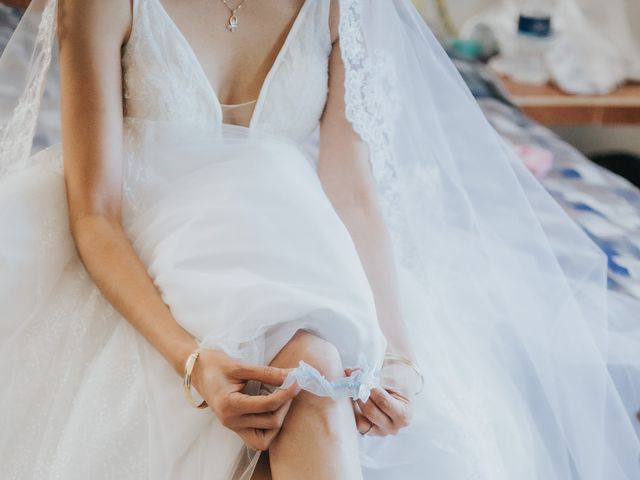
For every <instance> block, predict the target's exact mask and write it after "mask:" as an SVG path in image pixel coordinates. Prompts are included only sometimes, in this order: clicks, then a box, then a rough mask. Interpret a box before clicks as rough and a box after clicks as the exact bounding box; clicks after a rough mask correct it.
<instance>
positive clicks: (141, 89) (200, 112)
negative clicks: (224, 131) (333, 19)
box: [123, 0, 331, 142]
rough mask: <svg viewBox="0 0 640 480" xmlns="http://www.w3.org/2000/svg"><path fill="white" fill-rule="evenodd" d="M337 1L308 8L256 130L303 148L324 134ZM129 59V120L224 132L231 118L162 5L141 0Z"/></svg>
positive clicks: (266, 88)
mask: <svg viewBox="0 0 640 480" xmlns="http://www.w3.org/2000/svg"><path fill="white" fill-rule="evenodd" d="M329 9H330V5H329V0H306V2H305V4H304V5H303V7H302V9H301V10H300V13H299V14H298V17H297V19H296V20H295V22H294V24H293V27H292V29H291V31H290V33H289V34H288V37H287V39H286V41H285V43H284V45H283V47H282V49H281V51H280V53H279V54H278V56H277V58H276V61H275V63H274V65H273V67H272V69H271V70H270V72H269V73H268V75H267V77H266V79H265V82H264V85H263V86H262V90H261V91H260V95H259V97H258V99H257V103H256V106H255V110H254V113H253V117H252V120H251V123H250V128H252V129H258V130H261V131H265V132H268V133H273V134H277V135H280V136H285V137H288V138H289V139H291V140H294V141H295V142H303V141H304V140H305V139H306V138H308V137H309V136H310V135H311V134H312V133H313V132H314V131H315V130H316V127H317V126H318V123H319V120H320V117H321V115H322V111H323V109H324V105H325V103H326V99H327V91H328V61H329V60H328V59H329V54H330V51H331V34H330V29H329ZM133 18H134V20H133V27H132V31H131V36H130V39H129V42H128V43H127V45H126V46H125V48H124V51H123V70H124V98H125V112H126V116H127V118H129V119H141V120H157V121H172V122H173V121H188V122H196V123H199V124H203V125H207V126H208V125H211V126H214V127H215V126H218V125H221V124H222V123H223V111H222V106H221V104H220V101H219V99H218V98H217V97H216V94H215V92H214V90H213V89H212V87H211V84H210V83H209V81H208V79H207V77H206V75H205V73H204V71H203V69H202V67H201V65H200V63H199V61H198V59H197V57H196V55H195V53H194V52H193V50H192V49H191V46H190V45H189V43H188V42H187V40H186V39H185V37H184V36H183V35H182V33H181V32H180V30H179V29H178V27H177V26H176V24H175V23H174V22H173V20H172V19H171V17H170V16H169V14H168V13H167V12H166V10H165V9H164V7H163V6H162V4H161V3H160V0H134V17H133Z"/></svg>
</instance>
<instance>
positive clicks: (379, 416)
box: [357, 399, 393, 431]
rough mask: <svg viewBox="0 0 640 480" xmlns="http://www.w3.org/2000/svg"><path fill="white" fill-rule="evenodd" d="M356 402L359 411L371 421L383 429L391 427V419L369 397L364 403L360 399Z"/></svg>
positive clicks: (390, 428)
mask: <svg viewBox="0 0 640 480" xmlns="http://www.w3.org/2000/svg"><path fill="white" fill-rule="evenodd" d="M357 402H358V407H360V411H361V412H362V414H363V415H364V416H365V417H367V419H368V420H369V421H370V422H371V423H373V424H374V425H376V426H378V427H380V428H381V429H383V430H385V431H386V430H392V429H393V422H392V421H391V419H390V418H389V417H388V416H387V414H386V413H384V412H383V411H382V410H380V408H378V406H377V405H376V404H375V403H374V402H373V400H371V399H369V401H368V402H367V403H364V402H363V401H362V400H357Z"/></svg>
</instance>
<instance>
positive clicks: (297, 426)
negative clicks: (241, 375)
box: [269, 331, 362, 480]
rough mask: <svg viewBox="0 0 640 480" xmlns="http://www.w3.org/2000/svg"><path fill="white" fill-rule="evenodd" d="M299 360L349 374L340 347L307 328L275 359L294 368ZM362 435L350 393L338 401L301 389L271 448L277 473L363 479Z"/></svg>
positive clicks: (288, 478)
mask: <svg viewBox="0 0 640 480" xmlns="http://www.w3.org/2000/svg"><path fill="white" fill-rule="evenodd" d="M300 360H304V361H305V362H306V363H308V364H310V365H312V366H314V367H315V368H317V369H318V370H320V372H321V373H322V374H323V375H325V376H326V377H327V378H328V379H331V378H337V377H340V376H342V375H344V373H343V367H342V363H341V361H340V357H339V355H338V352H337V350H336V349H335V347H334V346H333V345H331V344H330V343H328V342H327V341H325V340H322V339H321V338H319V337H317V336H315V335H313V334H311V333H308V332H305V331H299V332H298V333H297V334H296V335H295V336H294V337H293V339H291V341H290V342H289V343H288V344H287V345H286V346H285V347H284V348H283V349H282V350H281V351H280V352H279V353H278V355H277V356H276V358H274V360H273V362H272V365H273V366H277V367H281V368H291V367H295V366H297V365H298V362H299V361H300ZM357 435H358V432H357V430H356V423H355V419H354V415H353V409H352V406H351V401H350V400H349V399H343V400H339V401H335V400H331V399H328V398H321V397H317V396H315V395H313V394H311V393H308V392H304V391H303V392H301V393H300V394H299V395H298V396H297V397H296V398H295V399H294V401H293V403H292V405H291V409H290V410H289V413H288V414H287V417H286V419H285V421H284V424H283V426H282V430H281V432H280V434H279V435H278V437H277V438H276V440H275V441H274V442H273V444H272V445H271V448H270V449H269V457H270V464H271V474H272V476H273V479H274V480H298V479H300V478H304V479H305V480H360V479H362V472H361V468H360V456H359V452H358V441H357V438H358V437H357Z"/></svg>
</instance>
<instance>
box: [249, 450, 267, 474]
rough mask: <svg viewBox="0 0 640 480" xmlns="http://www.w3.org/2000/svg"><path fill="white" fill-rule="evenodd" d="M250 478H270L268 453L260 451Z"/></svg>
mask: <svg viewBox="0 0 640 480" xmlns="http://www.w3.org/2000/svg"><path fill="white" fill-rule="evenodd" d="M251 480H271V467H270V466H269V453H268V452H262V454H261V455H260V460H258V465H257V466H256V469H255V471H254V472H253V475H252V476H251Z"/></svg>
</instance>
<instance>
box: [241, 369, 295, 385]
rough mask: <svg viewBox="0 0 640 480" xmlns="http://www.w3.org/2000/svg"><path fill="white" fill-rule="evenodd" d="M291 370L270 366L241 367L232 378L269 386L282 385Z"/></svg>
mask: <svg viewBox="0 0 640 480" xmlns="http://www.w3.org/2000/svg"><path fill="white" fill-rule="evenodd" d="M289 372H291V369H285V368H277V367H272V366H269V365H240V366H239V367H238V368H237V369H235V370H234V371H233V372H232V373H231V376H233V377H234V378H236V379H238V380H243V381H248V380H256V381H258V382H262V383H266V384H267V385H276V386H279V385H282V383H283V382H284V380H285V379H286V378H287V375H289Z"/></svg>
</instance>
